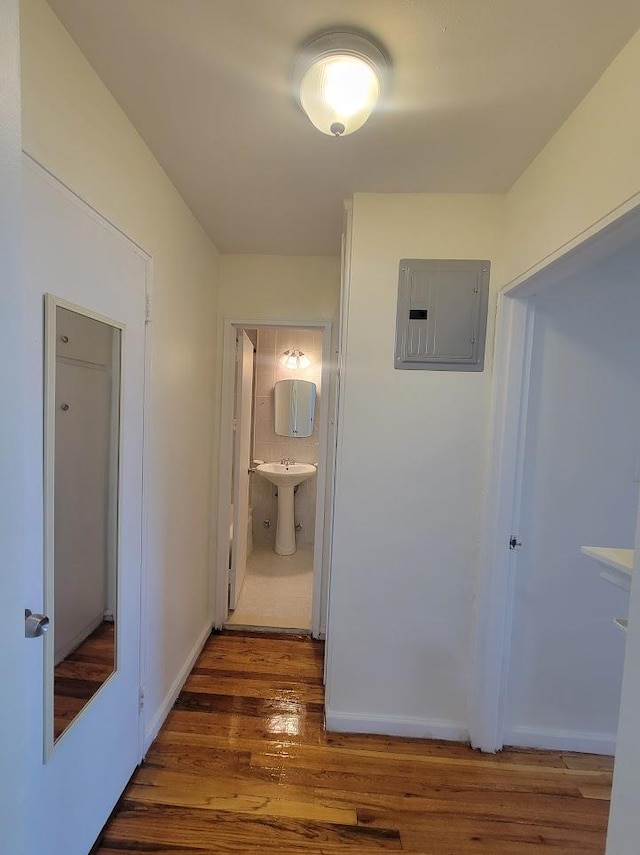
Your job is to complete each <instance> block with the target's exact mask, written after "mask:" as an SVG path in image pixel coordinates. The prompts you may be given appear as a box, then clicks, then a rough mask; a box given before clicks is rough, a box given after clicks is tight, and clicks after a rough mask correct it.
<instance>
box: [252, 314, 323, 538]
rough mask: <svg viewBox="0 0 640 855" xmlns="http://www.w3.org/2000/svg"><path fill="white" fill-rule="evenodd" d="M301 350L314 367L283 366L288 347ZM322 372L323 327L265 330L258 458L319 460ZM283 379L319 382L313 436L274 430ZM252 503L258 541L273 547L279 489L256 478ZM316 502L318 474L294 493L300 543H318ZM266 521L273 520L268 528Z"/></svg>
mask: <svg viewBox="0 0 640 855" xmlns="http://www.w3.org/2000/svg"><path fill="white" fill-rule="evenodd" d="M294 349H295V350H302V351H304V354H305V356H308V357H309V359H310V361H311V365H310V366H309V368H299V369H297V370H295V371H293V370H291V369H290V368H286V367H285V366H284V365H283V364H282V358H283V356H284V352H285V350H294ZM321 376H322V331H319V330H309V329H292V328H282V327H280V328H278V329H260V330H258V343H257V347H256V397H255V402H254V414H255V423H254V445H253V456H254V459H256V460H264V461H265V462H267V463H270V462H276V463H279V462H280V460H281V459H282V458H283V457H288V458H290V459H291V458H294V459H295V460H296V462H298V463H317V462H318V421H319V405H320V394H321V389H320V381H321ZM278 380H310V381H311V382H312V383H315V384H316V387H317V396H318V397H317V399H316V417H315V421H314V429H313V434H312V435H311V436H309V437H300V438H297V437H288V436H278V434H276V432H275V430H274V406H273V397H274V393H273V388H274V385H275V383H276V382H277V381H278ZM251 503H252V505H253V542H254V544H255V545H261V544H262V545H267V544H268V545H272V544H273V543H274V542H275V537H276V521H277V518H278V512H277V499H276V488H275V487H274V486H273V484H270V483H269V482H268V481H267V480H266V479H265V478H261V477H260V476H259V475H256V474H254V475H252V476H251ZM315 506H316V476H313V477H312V478H309V479H308V480H307V481H305V482H304V483H302V484H300V486H299V487H298V491H297V493H296V497H295V513H296V523H297V524H300V525H301V526H302V529H301V530H300V531H298V532H297V534H296V539H297V541H298V543H313V530H314V525H315ZM265 520H268V521H269V522H270V523H271V526H270V527H265V525H264V523H265Z"/></svg>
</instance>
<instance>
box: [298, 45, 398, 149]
mask: <svg viewBox="0 0 640 855" xmlns="http://www.w3.org/2000/svg"><path fill="white" fill-rule="evenodd" d="M389 67H390V62H389V57H388V55H387V53H386V51H385V49H384V47H383V46H382V45H381V44H379V43H378V42H376V41H375V40H374V39H372V38H371V37H370V36H368V35H366V34H365V33H362V32H359V31H358V30H349V29H342V30H334V31H330V32H325V33H322V34H320V35H317V36H315V37H314V38H312V39H311V41H309V42H308V43H307V44H306V45H305V46H304V47H303V48H302V50H301V51H300V54H299V55H298V57H297V58H296V61H295V63H294V67H293V85H294V90H295V95H296V97H297V99H298V103H299V104H300V106H301V107H302V109H303V110H304V112H305V113H306V114H307V116H308V117H309V120H310V121H311V123H312V124H313V125H315V127H316V128H317V129H318V130H319V131H322V133H323V134H327V135H328V136H334V137H344V136H347V135H348V134H352V133H353V132H354V131H357V130H358V128H361V127H362V126H363V125H364V123H365V122H366V121H367V119H368V118H369V116H370V115H371V113H372V112H373V110H374V108H375V106H376V104H377V102H378V100H379V99H380V97H381V96H382V92H383V88H384V85H385V82H386V78H387V77H388V72H389Z"/></svg>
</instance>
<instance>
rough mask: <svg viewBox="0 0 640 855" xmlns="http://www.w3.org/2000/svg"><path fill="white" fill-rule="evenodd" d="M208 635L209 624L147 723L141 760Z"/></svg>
mask: <svg viewBox="0 0 640 855" xmlns="http://www.w3.org/2000/svg"><path fill="white" fill-rule="evenodd" d="M210 635H211V626H210V625H209V624H207V625H206V626H205V628H204V629H203V630H202V632H201V633H200V635H199V637H198V640H197V641H196V643H195V644H194V646H193V648H192V649H191V653H189V655H188V656H187V659H186V661H185V663H184V665H183V666H182V668H181V669H180V671H179V672H178V675H177V677H176V678H175V680H174V681H173V683H172V685H171V688H170V689H169V691H168V692H167V694H166V695H165V697H164V700H163V701H162V703H161V704H160V706H159V708H158V711H157V712H156V714H155V715H154V717H153V718H152V719H151V721H150V722H149V726H148V727H147V728H146V729H145V734H144V745H143V751H142V756H143V758H144V755H145V754H146V753H147V751H148V750H149V746H150V745H151V743H152V742H153V740H154V739H155V738H156V736H157V735H158V733H159V732H160V728H161V727H162V725H163V724H164V720H165V719H166V717H167V716H168V715H169V713H170V712H171V708H172V706H173V705H174V704H175V702H176V700H177V698H178V695H179V694H180V692H181V691H182V687H183V686H184V684H185V683H186V681H187V677H188V676H189V674H190V673H191V670H192V669H193V666H194V665H195V664H196V660H197V658H198V656H200V654H201V653H202V649H203V648H204V646H205V644H206V643H207V641H208V640H209V636H210Z"/></svg>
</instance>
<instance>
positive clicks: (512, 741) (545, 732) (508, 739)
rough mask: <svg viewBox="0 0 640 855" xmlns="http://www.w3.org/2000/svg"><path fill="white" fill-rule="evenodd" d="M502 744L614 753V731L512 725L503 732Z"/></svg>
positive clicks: (590, 752) (588, 752)
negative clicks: (539, 728)
mask: <svg viewBox="0 0 640 855" xmlns="http://www.w3.org/2000/svg"><path fill="white" fill-rule="evenodd" d="M504 744H505V746H507V745H514V746H516V747H517V748H546V749H549V750H551V751H580V752H582V753H584V754H606V755H608V756H611V757H612V756H613V755H614V754H615V753H616V736H615V733H589V732H588V731H581V730H551V729H541V730H537V729H536V728H533V727H514V728H513V729H512V730H508V731H506V732H505V734H504Z"/></svg>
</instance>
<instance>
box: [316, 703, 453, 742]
mask: <svg viewBox="0 0 640 855" xmlns="http://www.w3.org/2000/svg"><path fill="white" fill-rule="evenodd" d="M325 725H326V728H327V730H328V731H336V732H339V733H377V734H380V735H383V736H409V737H417V738H419V739H446V740H447V741H449V742H468V741H469V732H468V730H467V726H466V724H465V723H464V722H460V721H449V720H440V719H427V718H412V717H405V716H395V715H389V716H386V715H375V714H372V713H345V712H335V711H333V710H331V709H330V708H328V707H327V709H326V712H325Z"/></svg>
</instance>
